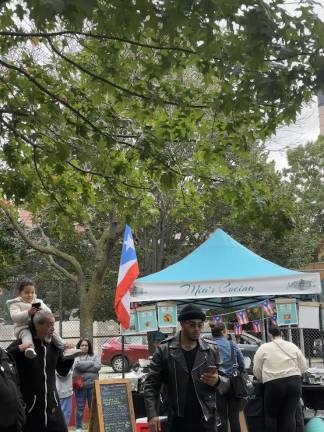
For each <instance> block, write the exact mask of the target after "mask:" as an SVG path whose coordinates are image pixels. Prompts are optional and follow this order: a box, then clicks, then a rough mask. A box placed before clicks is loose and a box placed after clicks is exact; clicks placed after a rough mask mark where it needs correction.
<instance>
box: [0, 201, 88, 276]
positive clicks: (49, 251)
mask: <svg viewBox="0 0 324 432" xmlns="http://www.w3.org/2000/svg"><path fill="white" fill-rule="evenodd" d="M9 206H10V204H9V205H8V204H7V203H6V202H5V201H4V200H3V199H0V208H1V210H2V211H3V213H4V214H5V215H6V217H7V219H8V220H9V222H10V223H11V225H12V226H13V228H14V229H15V230H16V231H17V232H18V234H19V235H20V237H21V238H22V239H23V240H24V241H25V242H26V243H27V244H28V245H29V246H30V247H32V248H33V249H35V250H37V251H38V252H41V253H43V254H46V255H54V256H56V257H57V258H61V259H63V260H64V261H66V262H68V263H69V264H70V265H71V266H72V267H73V268H74V269H75V272H76V274H77V277H78V279H80V278H81V279H83V278H84V273H83V270H82V267H81V265H80V263H79V262H78V260H77V259H76V258H75V257H73V256H72V255H69V254H67V253H65V252H63V251H61V250H59V249H57V248H56V247H55V246H44V245H41V244H39V243H37V242H35V241H34V240H32V239H31V238H29V237H28V235H27V233H26V232H25V230H24V229H23V228H22V227H21V226H20V225H19V223H18V221H17V220H16V219H15V217H14V216H13V215H12V214H11V211H10V210H9Z"/></svg>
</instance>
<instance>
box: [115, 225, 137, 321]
mask: <svg viewBox="0 0 324 432" xmlns="http://www.w3.org/2000/svg"><path fill="white" fill-rule="evenodd" d="M138 275H139V269H138V262H137V257H136V252H135V246H134V241H133V236H132V230H131V228H130V227H129V226H128V225H126V226H125V233H124V241H123V247H122V253H121V257H120V265H119V273H118V282H117V289H116V294H115V312H116V315H117V318H118V321H119V322H120V324H121V325H122V327H123V328H124V329H128V328H129V322H130V288H131V287H132V285H133V282H134V280H135V279H136V278H137V276H138Z"/></svg>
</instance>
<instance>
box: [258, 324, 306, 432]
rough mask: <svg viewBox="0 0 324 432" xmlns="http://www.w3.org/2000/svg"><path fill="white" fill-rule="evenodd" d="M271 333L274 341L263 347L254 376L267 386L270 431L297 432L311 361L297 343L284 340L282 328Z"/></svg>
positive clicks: (272, 330) (267, 420)
mask: <svg viewBox="0 0 324 432" xmlns="http://www.w3.org/2000/svg"><path fill="white" fill-rule="evenodd" d="M269 333H270V335H271V337H272V342H268V343H265V344H263V345H261V346H260V348H259V349H258V350H257V352H256V354H255V356H254V360H253V363H254V366H253V374H254V376H255V377H256V378H257V379H258V380H259V381H262V382H263V383H264V413H265V424H266V432H295V431H296V410H297V407H298V404H299V400H300V398H301V375H302V374H303V373H304V372H305V371H306V369H307V362H306V359H305V357H304V355H303V353H302V352H301V351H300V349H299V348H298V347H297V346H296V345H295V344H293V343H292V342H288V341H285V340H284V339H282V334H281V330H280V328H279V327H271V328H270V329H269Z"/></svg>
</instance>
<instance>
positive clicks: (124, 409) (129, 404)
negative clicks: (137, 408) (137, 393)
mask: <svg viewBox="0 0 324 432" xmlns="http://www.w3.org/2000/svg"><path fill="white" fill-rule="evenodd" d="M89 432H136V429H135V415H134V407H133V399H132V390H131V383H130V381H129V380H127V379H111V380H97V381H95V384H94V391H93V397H92V404H91V413H90V422H89Z"/></svg>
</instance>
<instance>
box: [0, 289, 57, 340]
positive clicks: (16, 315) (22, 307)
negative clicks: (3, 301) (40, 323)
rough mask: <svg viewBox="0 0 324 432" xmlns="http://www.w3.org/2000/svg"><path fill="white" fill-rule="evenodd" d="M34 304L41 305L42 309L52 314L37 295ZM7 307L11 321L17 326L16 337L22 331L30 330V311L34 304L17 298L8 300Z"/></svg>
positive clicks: (15, 329)
mask: <svg viewBox="0 0 324 432" xmlns="http://www.w3.org/2000/svg"><path fill="white" fill-rule="evenodd" d="M32 303H40V304H41V305H40V308H41V309H43V310H46V311H48V312H51V309H50V308H49V307H48V306H46V304H45V303H44V302H43V301H42V300H41V299H39V298H37V297H36V295H35V298H34V299H33V301H32ZM7 306H8V309H9V313H10V316H11V319H12V321H13V322H14V324H15V328H14V333H15V336H16V337H19V333H20V332H21V330H23V329H25V328H28V323H29V321H30V316H29V315H28V311H29V309H30V308H31V307H32V304H31V303H29V302H26V301H25V300H24V299H23V298H22V297H16V298H14V299H11V300H7Z"/></svg>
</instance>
